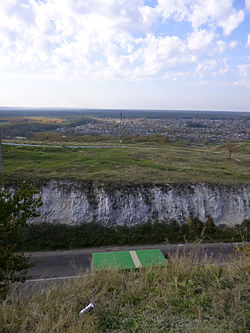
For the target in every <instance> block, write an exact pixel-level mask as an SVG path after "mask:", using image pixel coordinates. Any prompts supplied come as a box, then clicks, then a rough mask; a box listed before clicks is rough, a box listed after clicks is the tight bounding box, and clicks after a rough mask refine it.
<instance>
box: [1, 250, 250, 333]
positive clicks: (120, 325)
mask: <svg viewBox="0 0 250 333" xmlns="http://www.w3.org/2000/svg"><path fill="white" fill-rule="evenodd" d="M249 270H250V258H249V257H247V255H244V254H243V255H242V256H240V257H238V259H236V257H235V258H232V262H231V263H230V264H227V265H225V266H221V265H220V266H217V265H216V264H211V263H210V262H209V259H208V258H204V260H203V261H202V262H200V261H198V259H197V257H196V255H195V254H194V253H193V254H191V253H189V254H186V256H184V257H178V255H177V256H176V257H174V258H171V259H169V260H167V262H166V266H165V267H163V268H155V267H154V268H147V269H140V270H131V271H116V270H114V271H109V272H106V271H103V272H96V273H92V274H91V275H89V276H87V277H86V276H85V277H82V278H79V279H72V280H66V281H65V282H62V284H60V285H59V286H52V287H50V288H47V289H46V290H43V292H42V293H39V291H38V287H37V285H36V286H34V287H33V288H34V293H33V296H29V297H25V294H24V296H23V295H22V293H20V292H19V295H18V292H17V290H14V291H13V293H12V294H10V295H9V296H8V298H7V299H6V300H5V301H3V302H2V303H1V305H0V323H1V324H0V325H1V332H9V333H17V332H18V333H22V332H23V333H24V332H39V333H42V332H60V333H63V332H67V333H70V332H72V333H77V332H88V333H91V332H131V333H132V332H133V333H134V332H150V333H151V332H157V333H158V332H209V333H210V332H235V333H240V332H242V333H243V332H247V331H248V330H249V328H250V322H249V312H248V305H249V298H248V297H249V282H250V281H249V274H248V273H249ZM30 288H31V287H30ZM89 302H93V303H94V305H95V308H94V309H93V310H92V312H88V313H84V314H82V315H79V312H80V310H81V309H82V308H84V307H85V306H86V305H87V304H88V303H89Z"/></svg>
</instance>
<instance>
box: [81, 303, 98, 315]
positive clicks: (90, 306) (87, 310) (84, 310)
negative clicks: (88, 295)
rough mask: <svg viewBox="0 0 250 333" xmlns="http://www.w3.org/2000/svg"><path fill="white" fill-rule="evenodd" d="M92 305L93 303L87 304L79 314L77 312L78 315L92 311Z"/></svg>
mask: <svg viewBox="0 0 250 333" xmlns="http://www.w3.org/2000/svg"><path fill="white" fill-rule="evenodd" d="M94 307H95V306H94V304H93V303H89V305H87V306H85V308H83V309H82V310H81V311H80V312H79V314H83V313H85V312H89V311H91V310H92V309H94Z"/></svg>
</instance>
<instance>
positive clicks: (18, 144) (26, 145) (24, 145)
mask: <svg viewBox="0 0 250 333" xmlns="http://www.w3.org/2000/svg"><path fill="white" fill-rule="evenodd" d="M2 144H3V145H6V146H22V147H39V148H41V147H42V148H65V147H66V148H80V149H86V148H95V149H98V148H126V147H125V146H121V145H116V146H105V145H104V146H57V145H56V146H54V145H32V144H28V143H12V142H2Z"/></svg>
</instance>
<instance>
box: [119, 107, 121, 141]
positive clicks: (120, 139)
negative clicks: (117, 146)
mask: <svg viewBox="0 0 250 333" xmlns="http://www.w3.org/2000/svg"><path fill="white" fill-rule="evenodd" d="M121 135H122V112H121V114H120V126H119V142H120V143H122V140H121Z"/></svg>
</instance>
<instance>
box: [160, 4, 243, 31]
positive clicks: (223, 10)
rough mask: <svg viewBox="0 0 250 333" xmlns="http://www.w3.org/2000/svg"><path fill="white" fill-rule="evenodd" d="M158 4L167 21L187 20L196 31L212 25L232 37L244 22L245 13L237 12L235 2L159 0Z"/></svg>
mask: <svg viewBox="0 0 250 333" xmlns="http://www.w3.org/2000/svg"><path fill="white" fill-rule="evenodd" d="M158 3H159V5H158V11H159V12H160V13H161V14H162V15H163V17H164V18H165V19H169V18H170V17H172V18H173V19H175V20H176V21H182V20H186V21H188V22H190V23H191V24H192V26H193V28H194V29H198V28H200V27H201V26H203V25H204V24H210V25H211V26H214V27H220V28H222V29H223V31H224V33H225V35H230V33H231V32H232V31H233V30H234V29H236V28H237V27H238V26H239V24H240V23H241V22H242V21H243V20H244V11H243V10H238V11H237V10H236V9H235V8H234V6H233V0H220V1H218V0H206V1H204V0H159V1H158Z"/></svg>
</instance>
